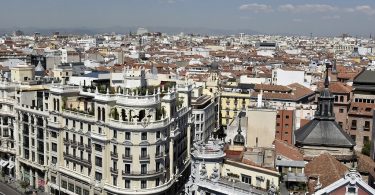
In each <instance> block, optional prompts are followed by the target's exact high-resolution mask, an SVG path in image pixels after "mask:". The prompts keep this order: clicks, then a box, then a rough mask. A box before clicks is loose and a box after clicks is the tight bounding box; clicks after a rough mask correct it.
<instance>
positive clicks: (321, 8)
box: [0, 0, 375, 36]
mask: <svg viewBox="0 0 375 195" xmlns="http://www.w3.org/2000/svg"><path fill="white" fill-rule="evenodd" d="M373 21H375V1H370V0H357V1H350V0H342V1H333V0H331V1H322V0H316V1H311V0H310V1H307V0H300V1H293V0H288V1H280V0H279V1H278V0H267V1H246V0H233V1H228V0H107V1H101V0H79V1H74V0H64V1H62V0H34V1H29V0H12V1H6V2H2V6H1V7H0V30H3V31H5V30H8V31H9V30H17V29H21V30H23V29H46V30H48V29H87V30H90V29H91V30H94V31H95V30H100V32H103V31H105V30H106V29H108V33H110V32H111V29H116V28H117V29H119V30H124V29H133V30H134V28H136V27H146V28H150V29H161V30H162V29H163V28H164V29H170V30H171V31H173V30H176V31H178V30H180V29H181V30H183V29H186V33H202V32H193V31H194V30H196V31H203V32H206V33H209V32H210V30H212V31H213V32H212V33H216V34H220V33H224V32H225V31H228V32H229V33H228V34H230V32H233V33H237V32H241V30H242V31H249V32H258V33H260V34H293V35H309V34H310V33H313V35H319V36H321V35H330V36H332V35H340V34H342V33H349V34H352V35H359V36H369V35H370V34H375V26H374V25H372V24H373ZM215 31H219V33H218V32H215ZM175 33H176V32H175ZM245 33H247V32H245Z"/></svg>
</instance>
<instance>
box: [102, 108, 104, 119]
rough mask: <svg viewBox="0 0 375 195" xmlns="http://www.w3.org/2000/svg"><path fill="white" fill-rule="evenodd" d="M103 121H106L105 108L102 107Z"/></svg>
mask: <svg viewBox="0 0 375 195" xmlns="http://www.w3.org/2000/svg"><path fill="white" fill-rule="evenodd" d="M102 121H105V109H104V108H102Z"/></svg>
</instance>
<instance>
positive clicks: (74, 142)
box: [70, 140, 78, 148]
mask: <svg viewBox="0 0 375 195" xmlns="http://www.w3.org/2000/svg"><path fill="white" fill-rule="evenodd" d="M70 144H71V146H72V148H77V146H78V143H77V142H76V141H73V140H71V141H70Z"/></svg>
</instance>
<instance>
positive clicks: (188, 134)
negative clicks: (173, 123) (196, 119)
mask: <svg viewBox="0 0 375 195" xmlns="http://www.w3.org/2000/svg"><path fill="white" fill-rule="evenodd" d="M190 150H191V124H188V127H187V158H186V159H190Z"/></svg>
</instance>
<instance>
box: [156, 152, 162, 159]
mask: <svg viewBox="0 0 375 195" xmlns="http://www.w3.org/2000/svg"><path fill="white" fill-rule="evenodd" d="M163 157H164V152H158V153H156V154H155V158H163Z"/></svg>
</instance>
